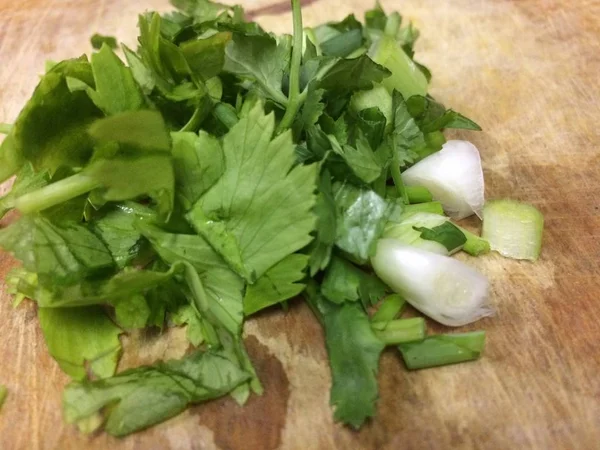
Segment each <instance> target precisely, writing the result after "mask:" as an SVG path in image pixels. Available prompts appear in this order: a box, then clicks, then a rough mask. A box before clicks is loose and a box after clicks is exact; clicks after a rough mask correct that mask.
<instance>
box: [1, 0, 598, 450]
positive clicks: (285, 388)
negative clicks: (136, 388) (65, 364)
mask: <svg viewBox="0 0 600 450" xmlns="http://www.w3.org/2000/svg"><path fill="white" fill-rule="evenodd" d="M244 3H245V5H246V7H247V8H248V9H251V10H254V11H256V15H257V17H256V18H257V20H259V21H260V22H261V23H262V24H264V25H265V27H267V28H269V29H272V30H274V31H278V32H281V31H288V30H289V29H290V28H291V25H290V24H291V20H290V19H291V17H290V14H289V13H287V12H285V10H283V8H282V7H280V6H278V7H273V6H271V5H272V4H273V3H274V2H269V1H265V0H255V1H247V2H244ZM383 3H384V6H385V7H387V8H388V9H400V10H401V12H402V13H403V14H405V15H406V16H407V17H409V18H411V19H413V20H414V21H415V23H416V25H417V26H418V27H419V28H420V29H421V31H422V38H421V41H420V42H419V44H418V56H419V58H420V60H421V61H422V62H423V63H425V64H427V65H428V66H429V67H430V68H431V69H432V72H433V74H434V79H433V85H432V93H433V95H434V96H436V97H437V98H439V99H440V100H442V101H443V102H444V103H446V104H448V105H452V106H453V107H454V108H455V109H457V110H459V111H461V112H464V113H465V114H467V115H469V116H470V117H473V118H475V119H476V120H477V121H478V122H479V123H480V124H481V125H482V126H483V127H484V130H485V131H484V132H482V133H470V134H461V133H458V134H456V135H457V136H460V137H464V138H467V139H470V140H472V141H473V142H474V143H475V144H476V145H477V146H478V147H479V149H480V150H481V152H482V155H483V160H484V167H485V175H486V181H487V187H486V192H487V195H488V197H490V198H493V197H504V196H510V197H512V198H517V199H521V200H525V201H529V202H532V203H534V204H536V205H538V206H539V207H540V208H541V210H542V211H543V213H544V214H545V217H546V231H545V236H544V241H545V242H544V243H545V246H544V250H543V253H542V258H541V260H540V261H539V262H538V263H536V264H530V263H526V262H516V261H510V260H506V259H502V258H500V257H498V256H496V255H491V256H489V257H486V258H480V259H477V260H475V259H469V263H470V264H473V265H474V266H476V267H478V268H479V269H481V270H482V271H483V272H484V273H486V274H487V275H488V276H489V277H490V278H491V280H492V284H493V301H494V303H495V305H496V307H497V309H498V314H497V316H496V317H494V318H490V319H485V320H483V321H481V322H480V323H477V324H476V325H475V326H473V327H467V329H470V328H473V329H475V328H485V329H486V330H487V331H488V343H487V344H488V345H487V349H486V354H485V357H484V358H483V359H481V360H480V361H479V362H477V363H472V364H464V365H457V366H452V367H444V368H440V369H436V370H429V371H421V372H410V373H409V372H407V371H406V370H404V368H403V366H402V364H401V362H400V361H399V358H398V357H397V355H396V354H395V353H394V352H393V351H389V352H386V353H385V355H384V357H383V358H382V362H381V368H380V376H379V381H380V387H381V399H380V401H379V405H378V407H379V415H378V417H377V420H375V421H373V422H371V423H369V424H368V425H367V426H365V427H364V428H363V429H362V430H361V431H360V432H353V431H350V430H348V429H347V428H344V427H342V426H339V425H337V424H334V423H333V422H332V415H331V410H330V408H329V405H328V392H329V384H330V377H329V372H328V367H327V358H326V353H325V349H324V346H323V339H322V333H321V331H320V329H319V327H318V325H317V323H316V322H315V320H314V319H313V317H312V316H311V314H310V312H309V311H308V310H307V308H305V307H304V306H302V305H299V304H297V305H294V306H293V307H292V308H291V309H290V311H289V312H288V313H287V314H284V313H282V312H279V311H269V312H266V313H264V314H260V315H259V317H256V318H253V319H252V320H250V321H248V323H247V325H246V334H247V336H248V346H249V350H250V353H251V356H252V358H253V360H254V361H255V362H256V365H257V368H258V372H259V374H260V376H261V378H262V379H263V381H264V383H265V387H266V393H265V395H264V396H263V397H255V398H252V399H251V400H250V401H249V403H248V405H247V406H246V407H244V408H240V407H238V406H237V405H235V403H234V402H232V401H231V400H229V399H223V400H219V401H215V402H212V403H210V404H207V405H202V406H198V407H194V408H191V409H190V410H189V411H187V412H186V413H184V414H182V415H181V416H179V417H177V418H175V419H173V420H170V421H168V422H167V423H164V424H161V425H159V426H157V427H155V428H153V429H151V430H148V431H145V432H142V433H138V434H136V435H133V436H130V437H128V438H125V439H122V440H117V439H114V438H110V437H108V436H106V435H104V434H97V435H94V436H91V437H86V436H82V435H80V434H78V433H77V432H76V430H75V429H74V428H73V427H71V426H67V425H65V424H64V423H63V420H62V417H61V413H60V409H59V405H60V395H61V391H62V388H63V386H64V384H65V383H66V382H67V378H66V377H65V376H64V375H63V374H62V373H61V372H60V371H59V369H58V367H57V365H56V363H55V362H54V361H53V360H52V359H51V358H50V357H49V356H48V354H47V351H46V349H45V346H44V343H43V340H42V338H41V335H40V330H39V326H38V324H37V319H36V312H35V309H34V307H33V306H32V305H31V304H23V305H22V306H21V307H19V308H18V309H13V308H12V307H11V299H10V297H9V296H8V295H7V294H6V293H2V292H3V290H2V287H0V297H1V298H0V317H2V319H0V320H1V321H2V322H1V324H0V355H1V358H2V359H1V363H0V383H3V384H6V385H7V386H8V389H9V397H8V399H7V401H6V403H5V405H4V408H3V410H2V412H1V413H0V448H1V449H80V448H87V449H90V450H91V449H105V448H111V449H113V448H114V449H159V448H161V449H162V448H170V449H213V448H221V449H274V448H282V449H296V448H309V449H332V448H339V449H374V448H376V449H396V448H403V449H447V448H461V449H462V448H464V449H505V448H521V447H522V448H536V449H595V448H598V447H599V445H600V444H599V442H600V377H599V376H598V374H599V373H600V340H599V339H598V336H599V335H600V312H599V308H598V304H599V303H598V298H599V296H600V276H599V275H600V267H599V261H600V258H599V257H600V232H599V231H598V230H600V212H599V208H600V200H599V196H598V192H599V190H600V164H599V163H600V128H599V127H598V125H597V124H598V121H599V120H600V108H599V106H598V105H599V104H600V103H599V99H600V84H599V83H598V73H600V39H599V38H600V1H597V0H594V1H592V0H582V1H578V2H569V1H567V0H519V1H517V0H514V1H509V0H503V1H494V0H457V1H450V0H444V1H440V0H437V1H436V0H425V1H417V0H407V1H403V2H399V1H396V2H394V1H388V2H385V1H384V2H383ZM370 6H371V2H370V1H367V2H365V1H361V0H351V1H345V2H344V1H342V0H332V1H326V0H320V1H317V2H314V3H312V4H310V5H308V6H307V7H306V9H305V11H304V14H305V22H306V23H307V24H316V23H320V22H321V21H323V20H325V19H336V18H337V19H339V18H342V17H343V16H344V15H346V14H349V13H350V12H356V13H361V12H362V11H364V10H365V9H366V8H368V7H370ZM144 8H147V9H159V10H166V9H168V5H167V3H166V1H159V0H150V1H146V2H135V1H133V0H120V1H119V0H103V1H91V0H78V1H76V0H49V1H42V0H23V1H20V2H9V1H8V0H0V56H1V57H2V68H1V69H0V122H10V121H12V120H14V118H15V117H16V115H17V113H18V111H19V110H20V108H21V106H22V104H23V102H24V100H25V99H26V98H27V97H28V95H30V93H31V92H32V90H33V88H34V86H35V83H36V78H37V75H38V73H40V71H41V70H42V67H43V63H44V60H45V59H62V58H66V57H70V56H73V55H78V54H80V53H83V52H89V51H90V48H89V46H88V41H87V37H88V36H89V35H91V34H92V33H94V32H97V31H98V32H102V33H105V34H116V35H118V36H119V37H121V38H122V39H123V40H124V41H125V42H128V43H132V42H134V39H135V32H136V30H135V22H136V14H137V13H138V12H140V10H141V9H144ZM282 11H283V12H282ZM268 13H277V16H268V15H266V14H268ZM8 220H9V221H10V219H8ZM6 222H7V221H6V220H5V221H4V222H3V224H4V225H5V224H6ZM473 225H475V224H474V223H473ZM465 259H466V258H465ZM13 265H14V262H13V261H12V260H11V259H10V258H9V257H8V256H6V255H2V256H0V278H3V276H4V274H6V272H7V271H8V269H9V268H10V267H11V266H13ZM432 328H433V329H434V330H438V331H439V330H441V329H442V327H440V326H435V325H433V324H432ZM125 341H126V342H125V345H126V354H125V357H124V358H123V361H122V364H121V367H129V366H131V365H135V364H138V363H139V362H151V361H153V360H154V359H155V358H158V357H172V356H178V355H180V354H182V353H183V352H184V351H185V348H186V344H185V340H184V338H183V336H182V333H181V332H180V331H176V332H174V333H172V334H171V335H170V336H166V337H165V336H162V337H156V336H149V335H133V336H128V337H127V338H126V339H125Z"/></svg>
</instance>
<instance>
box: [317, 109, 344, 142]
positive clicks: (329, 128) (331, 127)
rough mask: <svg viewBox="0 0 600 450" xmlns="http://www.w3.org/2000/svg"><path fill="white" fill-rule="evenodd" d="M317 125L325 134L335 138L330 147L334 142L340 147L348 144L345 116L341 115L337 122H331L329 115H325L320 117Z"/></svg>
mask: <svg viewBox="0 0 600 450" xmlns="http://www.w3.org/2000/svg"><path fill="white" fill-rule="evenodd" d="M319 124H320V125H321V128H322V129H323V131H324V132H325V133H327V134H328V135H332V136H333V137H335V141H333V142H332V145H333V144H334V142H336V141H337V143H339V144H340V145H345V144H347V143H348V124H347V123H346V115H345V114H342V115H341V116H340V117H339V118H338V119H337V120H333V118H332V117H331V116H330V115H329V114H327V113H325V114H323V115H322V116H321V117H320V120H319Z"/></svg>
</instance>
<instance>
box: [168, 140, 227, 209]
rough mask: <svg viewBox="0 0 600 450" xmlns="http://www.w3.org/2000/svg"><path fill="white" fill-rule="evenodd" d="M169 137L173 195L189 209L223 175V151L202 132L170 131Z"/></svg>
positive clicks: (219, 145)
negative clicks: (174, 188)
mask: <svg viewBox="0 0 600 450" xmlns="http://www.w3.org/2000/svg"><path fill="white" fill-rule="evenodd" d="M171 138H172V139H173V166H174V170H175V183H176V186H175V187H176V190H177V196H178V198H179V200H180V201H181V203H182V204H183V207H184V209H185V210H189V209H190V208H191V207H192V205H193V204H194V203H196V201H197V200H198V199H199V198H200V197H201V196H202V194H204V193H205V192H206V191H207V190H208V189H209V188H210V187H211V186H212V185H213V184H215V182H216V181H217V180H218V179H219V177H220V176H221V175H222V174H223V171H224V170H225V164H224V161H223V150H222V148H221V144H220V143H219V141H218V140H217V139H216V138H215V137H213V136H211V135H210V134H208V133H206V132H205V131H200V133H199V135H198V134H195V133H189V132H179V133H172V134H171Z"/></svg>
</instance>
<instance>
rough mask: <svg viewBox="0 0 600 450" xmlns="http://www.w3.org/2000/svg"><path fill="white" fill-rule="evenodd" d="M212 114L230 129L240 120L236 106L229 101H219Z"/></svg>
mask: <svg viewBox="0 0 600 450" xmlns="http://www.w3.org/2000/svg"><path fill="white" fill-rule="evenodd" d="M212 114H213V116H214V118H215V119H217V120H218V121H219V122H221V123H222V124H223V125H225V127H227V129H228V130H230V129H231V127H233V126H234V125H235V124H236V123H238V121H239V120H240V119H239V118H238V116H237V114H236V113H235V108H234V107H233V106H231V105H230V104H228V103H217V105H216V106H215V108H214V109H213V112H212Z"/></svg>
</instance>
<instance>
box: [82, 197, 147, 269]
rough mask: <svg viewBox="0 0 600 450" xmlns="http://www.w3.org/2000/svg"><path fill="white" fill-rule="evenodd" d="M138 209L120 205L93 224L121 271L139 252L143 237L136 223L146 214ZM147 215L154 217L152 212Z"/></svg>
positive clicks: (93, 228) (92, 226) (94, 230)
mask: <svg viewBox="0 0 600 450" xmlns="http://www.w3.org/2000/svg"><path fill="white" fill-rule="evenodd" d="M137 209H138V208H135V209H134V208H131V207H127V206H124V205H119V206H117V207H116V208H114V209H111V210H110V211H108V212H107V213H106V214H105V215H104V216H102V217H100V218H98V219H96V220H94V221H93V222H92V224H91V229H92V231H93V232H94V233H95V234H96V235H97V236H98V237H99V238H100V239H102V241H103V242H104V244H105V245H106V247H107V248H108V250H109V252H110V254H111V255H112V257H113V259H114V261H115V263H116V265H117V267H119V269H122V268H123V267H125V266H127V265H128V264H129V263H130V262H131V261H132V260H133V259H134V258H135V257H136V256H137V254H138V252H139V247H140V245H139V240H140V237H141V235H140V232H139V231H138V230H137V228H135V226H134V223H135V222H136V220H138V217H140V215H141V214H144V213H146V212H145V211H144V212H142V211H138V210H137ZM139 209H140V210H145V208H143V207H140V208H139ZM138 212H139V213H140V215H138ZM146 214H150V216H152V211H150V212H149V213H146Z"/></svg>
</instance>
